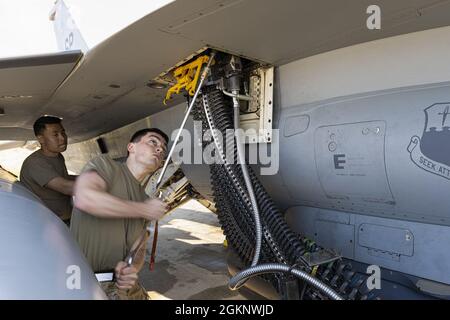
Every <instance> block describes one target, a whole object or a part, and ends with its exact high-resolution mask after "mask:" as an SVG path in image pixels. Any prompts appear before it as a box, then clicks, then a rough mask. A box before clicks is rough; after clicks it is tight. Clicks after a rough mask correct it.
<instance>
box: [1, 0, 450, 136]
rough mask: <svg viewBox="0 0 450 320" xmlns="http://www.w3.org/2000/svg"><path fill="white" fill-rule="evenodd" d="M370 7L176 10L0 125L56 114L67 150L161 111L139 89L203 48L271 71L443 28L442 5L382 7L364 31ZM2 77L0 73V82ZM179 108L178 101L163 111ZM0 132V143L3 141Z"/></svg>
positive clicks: (262, 4)
mask: <svg viewBox="0 0 450 320" xmlns="http://www.w3.org/2000/svg"><path fill="white" fill-rule="evenodd" d="M371 2H372V1H369V0H346V1H332V0H317V1H298V0H285V1H269V0H221V1H219V0H182V1H181V0H178V1H174V2H171V3H170V4H168V5H166V6H164V7H162V8H160V9H158V10H156V11H154V12H152V13H150V14H148V15H147V16H145V17H143V18H142V19H140V20H138V21H136V22H135V23H133V24H131V25H130V26H128V27H127V28H125V29H124V30H122V31H120V32H118V33H117V34H115V35H113V36H112V37H110V38H109V39H107V40H105V41H104V42H102V43H100V44H99V45H98V46H96V47H94V48H93V49H91V50H90V51H88V52H87V53H86V54H85V56H83V58H82V60H81V61H80V62H79V64H78V65H77V66H76V68H75V69H74V70H73V71H72V72H71V73H70V75H69V76H68V77H67V78H66V79H65V80H64V81H63V83H62V84H60V85H59V86H58V84H59V83H58V84H56V82H55V84H56V86H54V87H53V88H55V87H56V88H57V90H56V91H55V93H54V94H53V95H51V97H50V98H49V96H48V95H47V96H46V97H45V98H44V97H43V98H42V100H39V102H37V104H38V105H41V103H44V102H45V100H47V102H46V103H45V105H44V107H43V108H40V109H36V110H34V112H32V113H30V108H28V109H27V107H26V106H24V107H23V108H22V109H20V108H17V117H16V118H11V120H8V121H9V122H7V119H9V115H8V112H9V111H8V110H7V115H6V117H1V118H0V125H1V126H7V125H10V126H15V127H16V128H17V127H21V126H23V127H26V128H30V126H31V125H32V123H33V121H34V119H35V118H36V117H37V116H39V115H40V114H55V115H59V116H62V117H63V118H64V125H65V127H66V130H67V131H68V134H69V137H71V139H72V140H71V141H72V142H75V141H82V140H84V139H87V138H91V137H93V136H96V135H98V134H101V133H104V132H107V131H110V130H113V129H116V128H118V127H121V126H124V125H126V124H128V123H131V122H133V121H136V120H138V119H141V118H143V117H145V116H148V115H151V114H153V113H156V112H159V111H161V110H163V109H164V108H167V107H166V106H163V104H162V100H163V98H164V95H165V92H166V90H161V89H159V90H158V89H152V88H149V87H148V86H147V83H148V82H149V80H152V79H155V78H156V77H157V76H158V75H159V74H160V73H161V72H164V71H166V70H168V69H170V68H171V67H172V66H174V65H175V64H177V63H179V62H180V61H182V60H183V59H185V58H186V57H188V56H189V55H191V54H192V53H194V52H196V51H198V50H201V49H202V48H204V47H212V48H216V49H219V50H222V51H226V52H231V53H235V54H239V55H241V56H245V57H249V58H251V59H253V60H257V61H261V62H266V63H269V64H273V65H275V66H277V65H282V64H284V63H287V62H290V61H294V60H296V59H299V58H305V57H308V56H311V55H314V54H318V53H321V52H326V51H330V50H334V49H338V48H342V47H346V46H349V45H353V44H357V43H362V42H366V41H371V40H376V39H380V38H385V37H390V36H395V35H400V34H405V33H410V32H414V31H420V30H425V29H430V28H436V27H441V26H447V25H450V18H449V17H450V16H449V15H448V12H449V9H450V3H449V1H436V0H397V1H389V0H381V1H377V4H378V5H379V6H380V8H381V9H382V11H381V17H382V28H381V30H368V29H367V27H366V19H367V18H368V14H367V13H366V9H367V7H368V6H369V5H371ZM5 70H7V69H1V70H0V78H1V79H3V73H4V71H5ZM27 79H33V80H32V81H31V80H30V81H29V82H30V85H32V84H33V83H34V84H35V85H36V86H40V85H43V83H42V82H43V81H42V79H46V77H42V78H41V77H40V76H39V74H38V73H34V74H31V75H30V78H27ZM59 80H61V79H59ZM44 82H47V80H45V81H44ZM24 88H26V87H23V86H21V85H19V84H17V85H16V86H15V87H14V89H15V90H16V91H15V92H18V94H24V93H23V92H24V91H21V90H22V89H24ZM17 89H21V90H19V91H17ZM47 93H48V92H47ZM180 101H182V97H178V98H175V99H174V100H173V101H172V102H171V103H172V105H173V104H175V103H179V102H180ZM1 103H3V100H1V99H0V104H1ZM24 103H25V102H24ZM34 106H36V104H35V105H34ZM11 112H12V111H11ZM25 114H26V115H27V116H25ZM31 115H32V116H31ZM155 125H157V124H155ZM3 132H6V131H0V139H6V138H8V135H6V134H3ZM14 132H15V135H14V137H16V138H20V137H22V138H26V137H29V134H28V135H25V131H23V130H19V128H17V129H15V131H14Z"/></svg>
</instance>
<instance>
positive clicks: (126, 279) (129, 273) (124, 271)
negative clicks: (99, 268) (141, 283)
mask: <svg viewBox="0 0 450 320" xmlns="http://www.w3.org/2000/svg"><path fill="white" fill-rule="evenodd" d="M137 273H138V270H137V268H136V267H135V266H133V265H131V266H129V267H127V264H126V263H125V262H124V261H119V262H118V263H117V265H116V267H115V269H114V274H115V277H116V287H117V288H119V289H121V290H128V289H131V288H133V286H134V285H135V284H136V281H137V279H138V274H137Z"/></svg>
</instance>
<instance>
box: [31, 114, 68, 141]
mask: <svg viewBox="0 0 450 320" xmlns="http://www.w3.org/2000/svg"><path fill="white" fill-rule="evenodd" d="M55 123H61V118H58V117H53V116H42V117H40V118H39V119H37V120H36V121H35V122H34V124H33V130H34V135H35V136H36V137H37V136H38V135H40V134H42V131H44V130H45V125H46V124H55Z"/></svg>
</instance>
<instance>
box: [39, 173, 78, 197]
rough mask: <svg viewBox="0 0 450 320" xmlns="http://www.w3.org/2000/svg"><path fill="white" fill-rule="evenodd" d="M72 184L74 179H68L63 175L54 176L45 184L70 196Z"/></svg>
mask: <svg viewBox="0 0 450 320" xmlns="http://www.w3.org/2000/svg"><path fill="white" fill-rule="evenodd" d="M74 184H75V181H73V180H68V179H65V178H63V177H56V178H53V179H52V180H50V181H49V182H48V183H47V184H46V185H45V186H46V187H47V188H49V189H52V190H54V191H57V192H59V193H62V194H66V195H68V196H71V195H73V186H74Z"/></svg>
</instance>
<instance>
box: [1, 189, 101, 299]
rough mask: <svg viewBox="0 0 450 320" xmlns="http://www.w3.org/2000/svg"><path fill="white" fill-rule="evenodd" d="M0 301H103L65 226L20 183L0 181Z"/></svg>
mask: <svg viewBox="0 0 450 320" xmlns="http://www.w3.org/2000/svg"><path fill="white" fill-rule="evenodd" d="M0 197H1V199H2V214H1V217H0V241H1V243H2V258H1V260H0V270H1V273H0V281H1V283H2V285H1V290H0V299H2V300H4V299H21V300H27V299H52V300H67V299H106V296H105V294H104V292H103V290H102V289H101V287H100V285H99V284H98V282H97V280H96V278H95V275H94V273H93V272H92V269H91V267H90V266H89V264H88V263H87V261H86V259H85V258H84V256H83V253H82V252H81V250H80V248H79V247H78V245H77V243H76V242H75V240H74V239H73V238H72V236H71V235H70V233H69V232H68V229H67V226H66V225H65V224H64V223H63V222H62V221H61V220H60V219H59V218H58V217H57V216H56V215H55V214H54V213H53V212H51V211H50V210H49V209H48V208H47V207H45V206H44V204H43V203H42V202H41V201H40V199H39V198H37V197H36V196H35V195H34V194H32V193H31V192H30V191H29V190H28V189H26V188H25V187H24V186H22V185H21V184H20V183H18V182H15V183H12V182H8V181H5V180H0Z"/></svg>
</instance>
